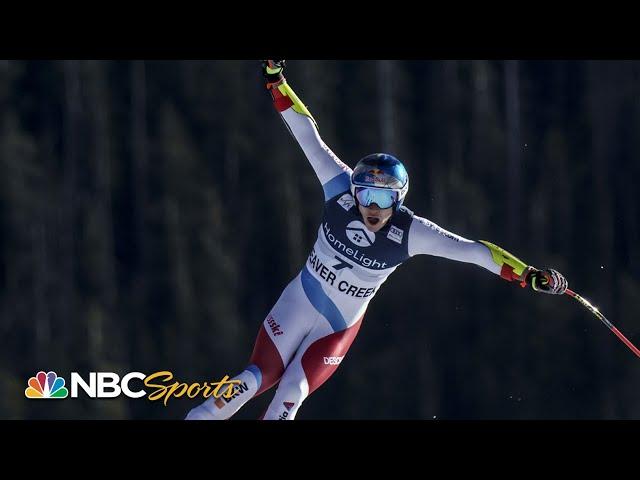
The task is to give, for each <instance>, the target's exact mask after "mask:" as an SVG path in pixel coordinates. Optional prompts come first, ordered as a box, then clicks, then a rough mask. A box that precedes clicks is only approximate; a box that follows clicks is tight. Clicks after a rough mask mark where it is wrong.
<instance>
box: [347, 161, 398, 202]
mask: <svg viewBox="0 0 640 480" xmlns="http://www.w3.org/2000/svg"><path fill="white" fill-rule="evenodd" d="M357 187H366V188H370V189H382V190H391V191H394V192H397V199H396V202H395V209H396V210H397V209H398V208H400V206H401V205H402V202H403V201H404V197H405V196H406V195H407V192H408V191H409V174H408V173H407V170H406V169H405V168H404V165H403V164H402V162H401V161H400V160H398V159H397V158H396V157H394V156H393V155H389V154H387V153H374V154H371V155H367V156H366V157H364V158H362V159H361V160H360V161H359V162H358V163H357V164H356V166H355V168H354V169H353V173H352V174H351V195H353V197H354V198H357V195H356V188H357Z"/></svg>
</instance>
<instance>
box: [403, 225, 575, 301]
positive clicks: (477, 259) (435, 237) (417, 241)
mask: <svg viewBox="0 0 640 480" xmlns="http://www.w3.org/2000/svg"><path fill="white" fill-rule="evenodd" d="M419 254H424V255H435V256H438V257H444V258H449V259H451V260H456V261H458V262H466V263H474V264H476V265H479V266H481V267H484V268H486V269H487V270H489V271H490V272H493V273H495V274H496V275H500V276H501V277H502V278H504V279H505V280H507V281H509V282H513V281H516V282H519V283H520V286H522V287H525V286H527V285H531V288H532V289H533V290H535V291H539V292H544V293H554V294H562V293H564V291H565V290H566V289H567V281H566V279H565V278H564V277H563V276H562V275H561V274H560V273H559V272H557V271H556V270H553V269H544V270H539V269H537V268H535V267H532V266H530V265H527V264H526V263H524V262H523V261H522V260H520V259H518V258H516V257H515V256H513V255H511V254H510V253H509V252H507V251H506V250H504V249H502V248H500V247H498V246H497V245H494V244H493V243H490V242H487V241H484V240H480V241H479V242H475V241H473V240H468V239H466V238H464V237H461V236H459V235H456V234H454V233H451V232H449V231H447V230H445V229H444V228H441V227H440V226H438V225H436V224H435V223H433V222H431V221H430V220H427V219H426V218H421V217H418V216H414V217H413V222H412V223H411V227H410V229H409V255H411V256H413V255H419Z"/></svg>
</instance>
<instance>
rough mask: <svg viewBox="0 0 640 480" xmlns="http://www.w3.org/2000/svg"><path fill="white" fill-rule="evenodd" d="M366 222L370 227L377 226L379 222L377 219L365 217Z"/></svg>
mask: <svg viewBox="0 0 640 480" xmlns="http://www.w3.org/2000/svg"><path fill="white" fill-rule="evenodd" d="M367 221H368V222H369V223H370V224H371V225H377V224H378V222H380V219H379V218H378V217H367Z"/></svg>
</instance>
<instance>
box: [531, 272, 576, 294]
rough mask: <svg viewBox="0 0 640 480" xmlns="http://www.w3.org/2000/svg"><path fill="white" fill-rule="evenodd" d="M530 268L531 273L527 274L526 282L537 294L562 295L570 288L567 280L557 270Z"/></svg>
mask: <svg viewBox="0 0 640 480" xmlns="http://www.w3.org/2000/svg"><path fill="white" fill-rule="evenodd" d="M530 268H531V271H530V272H529V274H527V277H526V280H525V281H526V283H527V284H529V285H531V288H532V289H533V290H535V291H536V292H541V293H550V294H553V295H562V294H563V293H564V292H565V291H566V290H567V287H568V286H569V284H568V283H567V279H566V278H564V276H563V275H562V274H561V273H560V272H558V271H557V270H554V269H553V268H545V269H544V270H538V269H535V268H532V267H530Z"/></svg>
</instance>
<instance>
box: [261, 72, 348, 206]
mask: <svg viewBox="0 0 640 480" xmlns="http://www.w3.org/2000/svg"><path fill="white" fill-rule="evenodd" d="M262 69H263V74H264V77H265V79H266V86H267V89H268V90H269V92H270V93H271V97H272V99H273V106H274V107H275V109H276V110H277V111H278V112H279V113H280V115H281V117H282V119H283V120H284V122H285V124H286V125H287V127H288V129H289V131H290V132H291V134H292V135H293V137H294V138H295V139H296V140H297V142H298V144H299V145H300V147H301V148H302V151H303V152H304V154H305V155H306V157H307V159H308V160H309V163H311V166H312V167H313V170H314V171H315V172H316V176H317V177H318V180H320V183H321V184H322V189H323V190H324V197H325V200H328V199H330V198H332V197H334V196H335V195H336V194H338V193H340V192H342V191H344V190H346V189H348V188H349V177H350V175H351V169H350V168H349V167H348V166H347V165H345V164H344V163H342V162H341V161H340V159H339V158H338V157H337V156H336V155H335V154H334V153H333V152H332V151H331V149H330V148H329V147H327V145H326V144H325V143H324V142H323V141H322V138H320V134H319V133H318V126H317V124H316V121H315V120H314V118H313V116H312V115H311V113H310V112H309V110H308V109H307V107H306V106H305V105H304V104H303V103H302V102H301V101H300V99H299V98H298V96H297V95H296V94H295V92H294V91H293V90H292V88H291V87H290V86H289V84H288V83H287V81H286V79H285V78H284V75H283V73H282V72H283V70H284V60H265V61H264V62H263V64H262Z"/></svg>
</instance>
